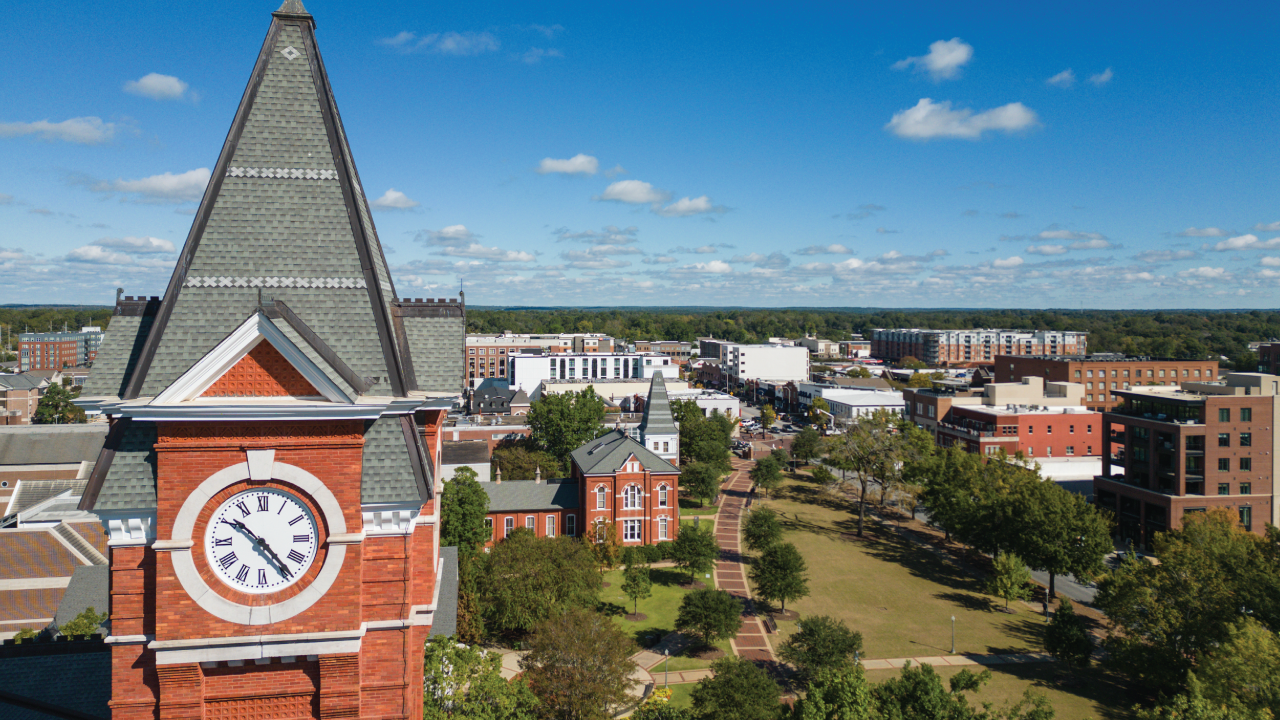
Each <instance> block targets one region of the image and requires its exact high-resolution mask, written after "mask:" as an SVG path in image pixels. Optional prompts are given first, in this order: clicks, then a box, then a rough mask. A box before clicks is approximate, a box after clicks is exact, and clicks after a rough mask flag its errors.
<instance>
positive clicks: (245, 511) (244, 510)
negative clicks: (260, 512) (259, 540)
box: [236, 500, 249, 517]
mask: <svg viewBox="0 0 1280 720" xmlns="http://www.w3.org/2000/svg"><path fill="white" fill-rule="evenodd" d="M236 508H237V509H238V510H239V511H240V517H249V506H248V505H245V504H244V501H243V500H241V501H240V502H238V503H236Z"/></svg>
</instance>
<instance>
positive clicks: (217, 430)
mask: <svg viewBox="0 0 1280 720" xmlns="http://www.w3.org/2000/svg"><path fill="white" fill-rule="evenodd" d="M156 443H157V448H156V449H157V450H167V449H169V447H170V446H172V447H175V448H176V447H178V446H184V445H186V446H199V447H202V448H212V447H235V448H239V447H242V446H243V447H258V446H262V447H272V448H280V447H287V446H291V445H312V444H317V443H320V444H324V445H327V446H337V445H338V444H347V443H353V444H355V445H364V432H363V427H362V426H361V424H360V423H354V422H339V423H335V422H313V423H305V424H303V423H291V424H288V425H277V424H273V423H190V424H177V423H164V424H163V425H160V426H159V429H158V434H157V437H156Z"/></svg>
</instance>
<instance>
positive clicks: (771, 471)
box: [749, 455, 782, 495]
mask: <svg viewBox="0 0 1280 720" xmlns="http://www.w3.org/2000/svg"><path fill="white" fill-rule="evenodd" d="M749 475H750V476H751V482H753V483H755V484H756V485H757V486H758V487H760V488H761V489H763V490H764V491H765V495H768V494H769V492H770V491H771V490H777V489H778V487H780V486H781V485H782V467H781V466H779V465H778V460H777V459H776V458H774V456H773V455H766V456H764V457H762V458H760V459H759V460H757V461H756V464H755V466H754V467H752V468H751V472H750V473H749Z"/></svg>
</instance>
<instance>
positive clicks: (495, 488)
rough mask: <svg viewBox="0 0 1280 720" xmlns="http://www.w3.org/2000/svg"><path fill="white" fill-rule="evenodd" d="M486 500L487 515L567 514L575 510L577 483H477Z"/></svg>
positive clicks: (526, 481)
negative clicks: (487, 498) (520, 511)
mask: <svg viewBox="0 0 1280 720" xmlns="http://www.w3.org/2000/svg"><path fill="white" fill-rule="evenodd" d="M480 486H481V487H483V488H484V492H485V494H486V495H488V496H489V512H514V511H519V510H568V509H573V508H576V507H578V483H576V482H573V481H564V482H534V481H533V480H511V481H507V482H500V483H498V482H484V483H480Z"/></svg>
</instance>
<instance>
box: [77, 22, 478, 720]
mask: <svg viewBox="0 0 1280 720" xmlns="http://www.w3.org/2000/svg"><path fill="white" fill-rule="evenodd" d="M464 313H465V308H464V306H463V303H461V302H460V301H458V300H445V299H441V300H426V301H423V300H420V299H419V300H409V299H397V298H396V295H395V288H394V285H393V284H392V281H391V276H390V273H389V271H388V268H387V262H386V258H385V257H384V255H383V251H382V248H381V245H380V244H379V242H378V235H377V231H376V230H375V228H374V225H373V219H372V216H371V214H370V212H369V203H368V201H367V200H366V197H365V194H364V191H363V188H362V187H361V183H360V176H359V174H358V173H357V172H356V166H355V162H354V160H353V158H352V155H351V149H350V147H349V145H348V143H347V137H346V134H345V132H344V130H343V126H342V121H341V118H340V117H339V115H338V108H337V105H336V103H335V100H334V94H333V90H332V88H331V87H330V84H329V78H328V75H327V74H326V72H325V66H324V61H323V60H322V58H321V56H320V53H319V50H318V48H317V45H316V36H315V22H314V20H313V18H312V16H311V15H310V14H308V13H307V11H306V10H305V9H304V8H303V6H302V4H301V2H299V0H286V2H285V3H284V5H283V6H282V7H281V8H280V9H279V10H278V11H277V12H275V13H273V15H272V20H271V26H270V29H269V30H268V32H267V37H266V41H265V42H264V43H263V45H262V49H261V51H260V52H259V53H258V56H257V61H256V63H255V65H254V67H253V72H252V75H251V76H250V79H249V83H248V86H247V88H246V89H245V92H244V96H243V98H242V99H241V101H240V106H239V108H238V109H237V111H236V113H235V118H234V120H233V122H232V124H231V130H230V132H229V133H228V135H227V138H226V141H225V143H224V145H223V148H222V152H221V155H220V156H219V157H218V162H217V165H216V166H215V169H214V172H213V177H212V179H211V180H210V182H209V186H208V188H207V189H206V190H205V194H204V198H203V199H202V201H201V203H200V206H199V209H198V210H197V212H196V215H195V220H194V222H193V224H192V226H191V231H190V233H189V234H188V236H187V240H186V243H185V245H184V246H183V249H182V252H181V255H180V257H179V258H178V263H177V267H176V268H175V270H174V273H173V277H172V279H171V280H170V282H169V285H168V288H167V289H166V291H165V294H164V296H163V297H162V298H150V299H147V298H141V297H139V298H134V297H119V298H118V299H117V303H116V309H115V313H114V317H113V318H112V321H111V324H110V326H109V328H108V332H107V335H106V338H105V340H104V342H103V345H102V347H101V348H100V350H99V353H98V358H97V361H96V363H95V367H94V370H93V373H92V374H91V376H90V378H89V380H88V382H87V383H86V387H85V389H84V390H83V392H82V397H81V400H80V401H79V402H80V404H81V405H82V406H84V407H85V408H86V410H88V411H89V412H91V413H97V414H101V415H104V416H106V417H107V418H108V420H109V422H110V423H111V429H110V432H109V434H108V436H107V440H106V444H105V446H104V447H103V450H102V452H101V454H100V456H99V459H98V462H97V464H96V465H95V467H94V470H93V473H92V476H91V478H90V481H89V485H88V487H87V489H86V491H85V493H84V497H83V501H82V508H83V509H85V510H91V511H93V512H95V513H96V514H97V515H98V516H99V517H100V518H101V519H102V521H103V523H104V525H106V527H107V531H108V533H109V535H110V555H111V558H110V560H111V579H110V603H111V604H110V629H111V634H110V636H109V637H108V638H107V642H108V643H109V644H110V645H111V656H112V692H111V705H110V706H111V713H112V717H113V718H114V720H166V719H167V718H185V719H190V720H197V719H199V720H204V719H206V718H207V719H208V720H240V719H243V720H259V719H262V720H266V719H267V718H270V719H271V720H293V719H294V718H415V719H416V718H420V717H421V715H422V645H423V642H424V641H425V639H426V638H427V636H428V634H430V633H432V632H450V630H449V629H448V627H449V625H450V623H451V618H452V617H453V613H454V611H455V610H456V607H450V602H451V601H455V602H456V600H455V599H454V598H451V591H450V587H456V584H455V583H456V576H455V577H451V576H450V568H452V567H454V566H453V565H452V564H451V558H452V557H453V555H452V552H451V550H452V549H451V548H443V549H442V548H440V547H439V537H440V534H439V484H438V483H437V482H436V479H435V477H434V469H435V468H436V467H438V466H439V450H438V447H436V446H435V445H436V444H437V443H438V440H436V438H438V437H439V433H438V432H433V431H432V430H431V428H433V427H434V428H438V426H439V424H440V422H442V420H443V416H444V414H445V413H446V412H447V409H448V408H449V407H450V406H451V405H452V402H453V398H455V397H456V396H457V395H458V394H459V393H460V391H461V388H462V382H463V366H462V362H463V337H464V335H463V334H464V328H465V318H464ZM428 438H430V440H428ZM453 572H455V573H456V569H455V570H453Z"/></svg>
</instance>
